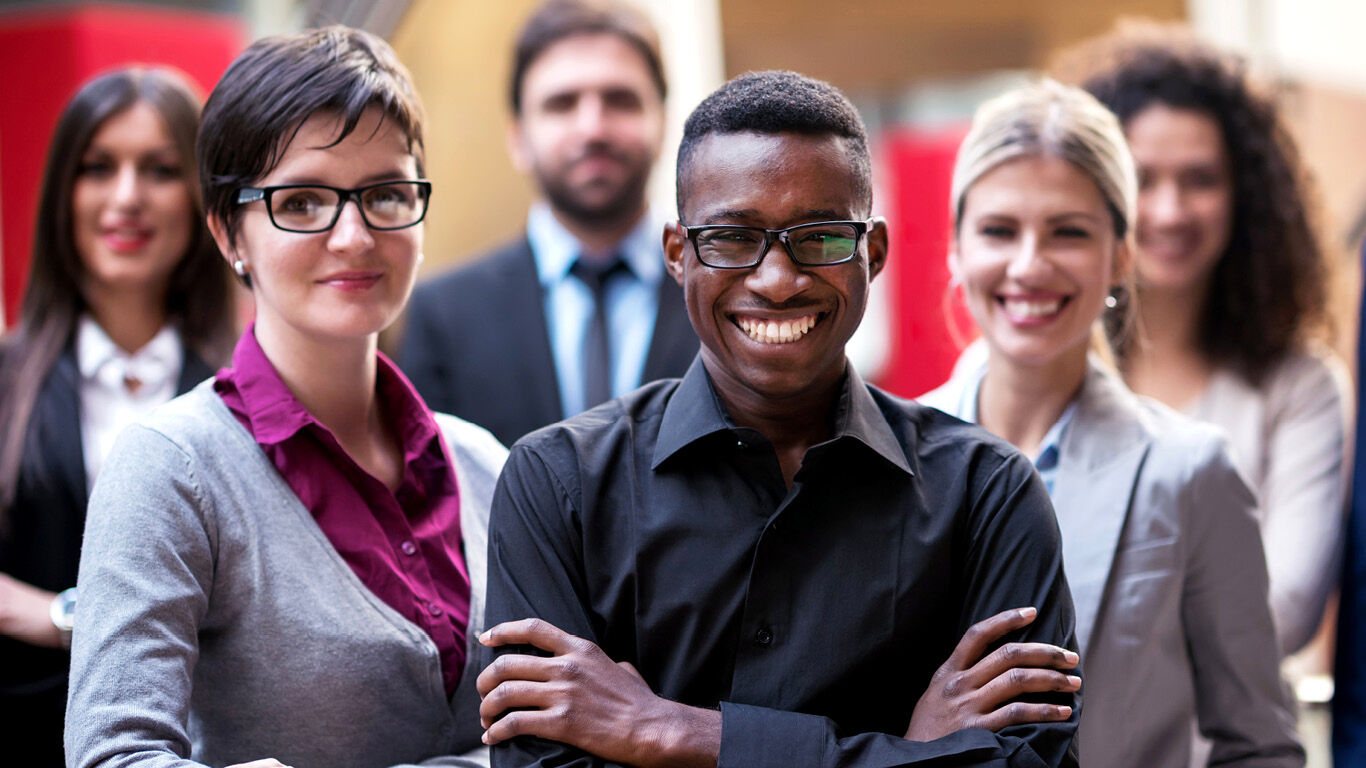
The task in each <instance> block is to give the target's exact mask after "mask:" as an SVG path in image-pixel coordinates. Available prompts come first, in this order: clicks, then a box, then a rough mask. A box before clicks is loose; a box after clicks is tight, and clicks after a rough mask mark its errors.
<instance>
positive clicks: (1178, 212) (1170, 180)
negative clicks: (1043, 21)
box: [1059, 24, 1351, 654]
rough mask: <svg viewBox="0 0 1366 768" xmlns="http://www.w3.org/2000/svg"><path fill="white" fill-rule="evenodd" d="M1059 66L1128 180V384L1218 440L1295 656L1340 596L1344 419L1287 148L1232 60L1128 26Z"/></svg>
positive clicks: (1281, 129)
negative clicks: (1225, 440) (1103, 115)
mask: <svg viewBox="0 0 1366 768" xmlns="http://www.w3.org/2000/svg"><path fill="white" fill-rule="evenodd" d="M1059 69H1060V70H1061V71H1062V73H1063V74H1064V75H1065V76H1066V77H1068V78H1069V79H1072V80H1075V81H1077V82H1078V83H1079V84H1081V85H1082V87H1084V88H1085V89H1086V90H1088V91H1090V92H1091V93H1092V94H1094V95H1095V96H1096V98H1098V99H1099V100H1100V101H1101V103H1103V104H1105V105H1106V106H1107V107H1109V108H1110V110H1111V111H1113V112H1114V113H1115V114H1116V115H1117V116H1118V117H1119V120H1120V122H1121V124H1122V125H1123V127H1124V132H1125V135H1126V137H1127V139H1128V142H1129V147H1130V149H1131V150H1132V152H1133V155H1134V160H1135V162H1136V163H1137V167H1138V180H1139V192H1138V219H1137V224H1136V227H1135V233H1136V235H1137V242H1138V248H1137V251H1136V253H1135V265H1136V267H1137V275H1138V285H1137V295H1138V296H1139V297H1140V299H1141V300H1140V301H1139V302H1138V315H1139V320H1140V326H1141V328H1142V330H1143V333H1142V335H1141V337H1128V338H1125V337H1121V336H1118V335H1114V334H1112V338H1113V340H1114V342H1115V346H1116V351H1117V353H1118V357H1119V363H1120V369H1121V371H1122V373H1123V375H1124V379H1125V382H1126V383H1127V384H1128V385H1129V387H1130V388H1132V389H1133V390H1134V391H1135V392H1138V393H1139V394H1142V395H1148V396H1151V397H1154V398H1156V399H1158V400H1160V401H1162V402H1164V403H1166V404H1167V405H1170V406H1172V407H1173V408H1176V409H1177V410H1180V411H1183V412H1185V413H1186V414H1188V415H1190V416H1194V417H1195V418H1197V419H1200V420H1203V421H1208V422H1210V423H1213V424H1215V425H1217V426H1219V427H1221V428H1223V429H1224V431H1225V432H1227V433H1228V435H1229V438H1230V451H1231V453H1232V456H1233V460H1234V463H1235V464H1236V465H1237V467H1238V469H1239V471H1240V472H1241V473H1242V474H1243V476H1244V477H1245V478H1247V480H1248V482H1249V484H1250V485H1251V486H1252V489H1253V490H1254V491H1255V492H1256V493H1257V495H1258V498H1259V500H1260V508H1259V512H1258V518H1259V521H1260V523H1261V527H1262V539H1263V541H1264V543H1265V547H1266V558H1267V566H1268V568H1269V569H1270V574H1271V595H1270V600H1271V610H1272V615H1273V616H1274V617H1275V619H1276V630H1277V635H1278V640H1279V643H1280V648H1281V652H1282V653H1283V654H1289V653H1292V652H1294V651H1296V650H1298V649H1299V648H1301V647H1302V646H1304V645H1305V644H1306V643H1307V642H1308V641H1309V640H1310V638H1311V637H1313V635H1314V631H1315V629H1317V627H1318V625H1319V620H1320V618H1321V617H1322V616H1323V609H1324V605H1325V603H1326V602H1327V599H1328V595H1329V593H1331V592H1332V589H1333V587H1334V585H1335V584H1336V579H1337V573H1338V567H1337V564H1338V552H1339V540H1340V538H1341V531H1342V519H1343V516H1342V509H1343V494H1344V491H1345V478H1346V475H1345V472H1344V466H1343V456H1344V452H1345V448H1346V443H1347V423H1348V417H1349V412H1350V410H1351V390H1350V384H1349V378H1348V376H1347V372H1346V370H1345V368H1344V367H1343V365H1342V363H1341V362H1340V361H1339V360H1338V359H1337V358H1336V357H1335V356H1334V355H1333V354H1332V353H1331V352H1330V351H1328V349H1327V348H1326V346H1325V345H1324V344H1323V343H1322V341H1323V340H1324V338H1325V336H1326V335H1327V334H1326V332H1325V331H1326V330H1327V324H1328V323H1327V320H1328V318H1327V300H1326V297H1327V273H1328V262H1327V258H1326V256H1325V254H1324V250H1323V246H1322V245H1321V244H1320V242H1319V239H1318V236H1317V235H1316V233H1315V230H1314V226H1313V223H1314V222H1313V211H1314V206H1313V203H1314V200H1313V196H1312V194H1311V193H1310V186H1309V182H1308V179H1307V178H1306V173H1305V171H1304V168H1303V165H1302V163H1301V162H1300V158H1299V153H1298V151H1297V150H1296V148H1295V144H1294V141H1293V140H1292V139H1291V136H1290V134H1289V132H1288V131H1287V130H1286V128H1285V126H1284V125H1283V124H1282V122H1281V119H1280V117H1279V115H1278V113H1277V110H1276V107H1275V104H1274V103H1273V102H1272V101H1271V99H1269V98H1267V97H1266V96H1264V95H1262V94H1260V93H1259V92H1258V91H1257V89H1256V88H1254V87H1253V86H1252V84H1251V83H1250V82H1249V79H1248V76H1247V74H1246V71H1245V69H1244V67H1243V65H1242V64H1241V62H1239V61H1238V60H1236V59H1234V58H1233V57H1231V56H1227V55H1225V54H1223V53H1221V52H1219V51H1217V50H1215V49H1214V48H1211V47H1210V46H1208V45H1206V44H1204V43H1201V42H1199V41H1198V40H1196V39H1195V38H1194V37H1192V36H1190V35H1189V34H1188V33H1185V32H1184V31H1182V30H1180V29H1178V28H1174V27H1168V26H1160V25H1146V24H1145V25H1134V26H1130V27H1128V28H1126V29H1123V30H1121V31H1119V32H1117V33H1115V34H1113V35H1110V36H1107V37H1103V38H1100V39H1097V40H1094V41H1091V42H1089V43H1087V44H1085V45H1083V46H1081V47H1079V48H1077V49H1074V50H1073V51H1071V52H1070V53H1068V54H1066V55H1065V56H1064V57H1063V59H1062V61H1060V63H1059ZM1121 298H1123V297H1121Z"/></svg>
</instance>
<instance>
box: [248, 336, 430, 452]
mask: <svg viewBox="0 0 1366 768" xmlns="http://www.w3.org/2000/svg"><path fill="white" fill-rule="evenodd" d="M377 355H378V362H377V364H376V371H375V389H376V391H377V392H378V394H379V397H380V398H381V399H382V401H383V402H384V404H385V408H386V409H387V412H386V417H387V418H390V419H393V423H394V424H395V426H396V427H397V430H398V438H399V441H400V442H401V443H402V445H403V447H404V461H405V462H408V461H411V460H413V459H414V458H416V457H417V456H419V455H421V454H423V453H425V452H426V451H427V449H428V447H429V444H430V443H431V441H432V440H433V439H435V438H436V436H437V433H438V429H437V426H436V422H435V421H434V420H433V418H432V416H431V413H430V412H429V411H428V410H427V406H426V404H425V403H423V401H422V398H421V397H420V396H419V395H418V394H417V390H416V389H414V388H413V385H412V383H410V382H409V381H408V379H407V378H406V377H404V375H403V374H402V373H400V372H399V370H398V367H397V366H395V365H394V364H393V363H392V362H390V360H389V358H387V357H385V356H384V353H382V352H381V353H377ZM232 367H233V370H232V384H233V386H234V387H235V388H236V389H237V393H238V395H240V396H241V398H242V406H243V408H244V409H245V410H246V416H247V419H248V420H249V421H250V422H251V433H252V435H254V436H255V437H256V441H257V442H258V443H262V444H274V443H280V442H283V441H285V440H287V439H289V438H290V437H292V436H294V435H295V434H296V433H298V432H299V431H300V430H302V429H304V428H305V427H308V426H310V425H316V426H317V427H318V428H319V429H323V430H326V429H327V427H326V426H325V425H324V424H322V423H321V422H319V421H318V420H317V419H315V418H313V414H311V413H309V412H308V409H307V408H305V407H304V405H303V403H301V402H299V399H298V398H297V397H295V396H294V393H293V392H291V391H290V390H289V387H287V386H285V382H284V380H283V379H281V378H280V374H279V372H278V371H276V370H275V366H274V364H272V363H271V362H270V358H268V357H266V353H265V350H263V349H261V344H260V342H258V341H257V340H256V323H254V322H253V323H252V324H251V325H248V326H247V330H246V331H245V332H244V333H243V334H242V338H241V339H240V340H238V342H237V349H235V350H234V351H233V354H232Z"/></svg>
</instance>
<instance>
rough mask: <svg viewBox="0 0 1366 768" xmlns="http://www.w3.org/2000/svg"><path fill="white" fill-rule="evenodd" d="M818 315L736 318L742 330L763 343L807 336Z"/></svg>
mask: <svg viewBox="0 0 1366 768" xmlns="http://www.w3.org/2000/svg"><path fill="white" fill-rule="evenodd" d="M817 319H818V316H817V315H806V316H805V317H799V318H797V319H795V320H783V321H765V320H755V319H753V318H748V317H738V318H736V324H737V325H739V326H740V330H742V331H744V332H745V333H746V334H748V336H749V337H750V338H751V339H753V340H755V341H757V342H760V343H763V344H789V343H791V342H794V341H797V340H798V339H800V338H801V337H803V336H805V335H806V334H807V333H808V332H809V331H810V330H811V329H812V328H815V327H816V322H817Z"/></svg>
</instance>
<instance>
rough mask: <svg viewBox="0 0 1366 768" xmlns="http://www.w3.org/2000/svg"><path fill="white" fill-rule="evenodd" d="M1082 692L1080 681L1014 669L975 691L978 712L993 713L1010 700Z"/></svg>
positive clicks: (1046, 671)
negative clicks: (1052, 693)
mask: <svg viewBox="0 0 1366 768" xmlns="http://www.w3.org/2000/svg"><path fill="white" fill-rule="evenodd" d="M1079 690H1081V678H1080V677H1078V676H1076V675H1069V674H1067V673H1066V672H1058V671H1057V670H1053V669H1026V668H1018V667H1017V668H1015V669H1009V670H1006V672H1005V673H1004V674H1002V675H1000V676H999V677H997V678H996V679H994V680H992V681H991V682H989V683H987V684H986V685H984V686H982V688H981V690H980V691H978V699H977V701H978V704H979V706H980V708H981V709H984V710H987V709H996V708H997V707H1000V706H1002V705H1004V704H1006V702H1009V701H1010V700H1011V699H1015V698H1018V697H1020V696H1023V695H1025V694H1029V693H1051V692H1058V693H1075V692H1076V691H1079Z"/></svg>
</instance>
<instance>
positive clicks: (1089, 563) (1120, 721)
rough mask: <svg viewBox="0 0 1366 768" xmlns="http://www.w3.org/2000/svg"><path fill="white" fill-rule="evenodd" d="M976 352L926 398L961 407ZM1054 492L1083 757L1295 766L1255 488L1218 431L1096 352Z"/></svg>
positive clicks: (1104, 766) (1149, 766) (1298, 761)
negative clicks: (1076, 662) (1081, 683)
mask: <svg viewBox="0 0 1366 768" xmlns="http://www.w3.org/2000/svg"><path fill="white" fill-rule="evenodd" d="M984 366H985V360H981V361H980V362H975V363H974V364H969V365H961V364H960V366H959V369H958V370H955V372H954V376H953V378H951V379H950V380H949V382H948V383H946V384H945V385H944V386H942V387H940V388H939V389H937V390H935V391H934V392H931V393H930V394H928V395H925V396H924V397H922V398H921V399H920V401H921V402H922V403H924V404H926V405H931V406H934V407H936V408H939V409H941V410H945V411H947V412H949V413H962V412H963V410H964V409H963V407H962V404H963V403H964V399H965V396H975V395H969V392H973V393H975V391H976V389H977V387H978V384H979V382H980V381H981V377H982V373H983V371H984ZM1077 398H1078V402H1077V410H1076V412H1075V415H1074V416H1073V420H1072V423H1071V425H1070V427H1069V428H1068V429H1067V431H1066V433H1065V434H1064V435H1063V438H1062V443H1061V445H1060V449H1061V453H1060V456H1059V462H1058V468H1057V474H1056V477H1055V481H1054V482H1055V484H1054V489H1053V505H1054V508H1055V510H1056V512H1057V515H1058V527H1059V528H1060V529H1061V530H1062V538H1063V563H1064V566H1063V567H1064V569H1065V571H1066V573H1067V582H1068V584H1069V585H1071V587H1072V596H1073V601H1074V603H1075V605H1076V611H1077V639H1078V642H1079V643H1080V646H1081V648H1080V652H1081V656H1082V666H1083V668H1084V669H1085V670H1086V683H1085V690H1084V691H1083V694H1084V702H1085V704H1084V706H1083V709H1082V714H1081V729H1080V731H1079V733H1078V736H1077V747H1078V750H1079V754H1080V758H1081V763H1082V765H1083V766H1100V767H1101V768H1122V767H1123V766H1134V767H1135V768H1138V767H1139V766H1142V767H1143V768H1154V767H1162V766H1169V767H1170V768H1178V767H1183V766H1186V765H1188V764H1189V761H1190V755H1191V744H1190V742H1191V721H1192V719H1195V720H1197V721H1198V724H1199V728H1200V731H1201V733H1203V734H1204V736H1205V737H1206V738H1208V739H1210V740H1211V741H1212V742H1213V752H1212V753H1211V755H1210V763H1211V764H1217V765H1238V766H1300V765H1303V764H1304V753H1303V750H1302V749H1301V748H1300V745H1299V743H1298V742H1297V740H1296V737H1295V718H1294V715H1293V713H1292V710H1291V707H1290V699H1289V693H1288V691H1287V690H1286V688H1285V686H1284V684H1283V683H1282V682H1281V680H1280V677H1279V672H1278V664H1279V660H1280V656H1279V653H1278V649H1277V646H1276V633H1275V630H1274V628H1273V626H1272V622H1271V613H1270V610H1269V609H1268V607H1267V599H1266V595H1267V575H1266V558H1265V557H1264V556H1263V554H1262V542H1261V536H1260V534H1259V533H1258V528H1257V523H1256V521H1255V519H1254V517H1253V513H1254V511H1255V508H1256V501H1255V499H1254V498H1253V496H1252V493H1251V491H1249V490H1248V488H1247V486H1246V484H1245V483H1244V482H1243V481H1242V479H1241V478H1240V477H1239V475H1238V473H1237V471H1236V470H1234V469H1233V466H1232V464H1231V463H1230V460H1229V458H1228V455H1227V452H1226V450H1225V447H1224V439H1223V436H1222V433H1220V432H1219V431H1218V430H1216V429H1215V428H1213V427H1210V426H1208V425H1204V424H1201V423H1198V422H1195V421H1192V420H1189V419H1186V418H1184V417H1182V416H1180V415H1178V414H1176V413H1175V412H1173V411H1171V410H1169V409H1167V408H1165V407H1163V406H1161V405H1159V404H1156V403H1153V402H1151V401H1148V400H1146V399H1143V398H1139V397H1138V396H1136V395H1134V394H1133V393H1132V392H1130V391H1129V390H1128V389H1127V388H1126V387H1125V386H1124V384H1123V383H1122V382H1120V380H1119V379H1118V377H1116V376H1114V375H1113V374H1111V373H1109V372H1108V371H1106V370H1105V369H1103V368H1102V367H1101V366H1100V365H1098V364H1097V363H1096V362H1094V361H1092V362H1091V364H1090V366H1089V369H1088V371H1087V374H1086V379H1085V382H1084V383H1083V384H1082V388H1081V391H1080V392H1079V393H1078V395H1077Z"/></svg>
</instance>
